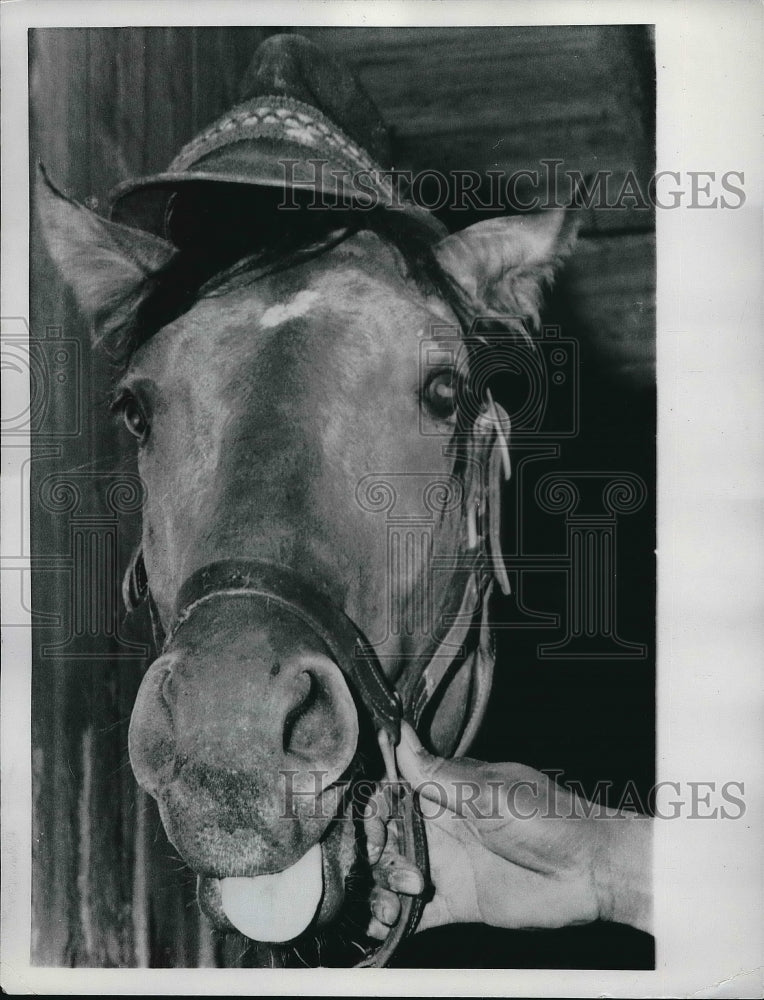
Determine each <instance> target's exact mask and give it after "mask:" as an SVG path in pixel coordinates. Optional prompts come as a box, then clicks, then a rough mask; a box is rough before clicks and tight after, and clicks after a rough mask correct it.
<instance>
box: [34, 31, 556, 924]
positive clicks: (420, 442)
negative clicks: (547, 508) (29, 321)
mask: <svg viewBox="0 0 764 1000" xmlns="http://www.w3.org/2000/svg"><path fill="white" fill-rule="evenodd" d="M294 44H295V43H294V41H292V42H290V43H289V45H294ZM303 155H304V153H303ZM184 169H185V168H184ZM216 169H219V168H216ZM237 169H240V168H237ZM200 183H202V187H200V188H198V189H196V190H197V191H198V190H204V192H206V195H207V196H208V201H207V202H205V204H206V205H207V206H209V198H212V199H213V200H214V198H218V199H219V200H218V202H216V203H215V210H214V211H212V212H210V211H209V210H208V215H209V217H210V218H213V219H214V220H215V227H216V228H215V232H214V233H213V234H212V235H210V232H209V231H207V232H206V234H205V235H204V238H202V237H200V234H199V230H198V228H197V223H198V222H199V215H198V214H196V212H195V210H194V211H188V212H187V214H186V217H187V219H190V220H191V221H190V223H189V225H188V226H187V227H186V228H185V229H183V234H182V236H181V235H178V233H179V232H180V231H181V229H182V228H183V227H182V226H180V224H178V226H177V227H176V230H175V231H174V233H171V234H170V235H169V236H168V233H167V232H166V231H165V233H164V234H163V235H161V236H160V235H157V234H156V233H151V232H149V231H147V228H140V227H138V226H137V225H125V224H124V223H123V222H119V221H115V219H114V213H113V215H112V218H111V219H107V218H104V217H101V216H100V215H97V214H95V213H94V212H92V211H91V210H90V209H88V208H85V207H83V206H81V205H79V204H77V203H75V202H73V201H71V200H69V199H68V198H66V197H64V196H63V195H61V194H59V193H58V192H57V191H55V189H54V188H53V187H52V186H51V185H50V184H48V183H47V182H46V181H45V180H43V181H42V182H41V184H40V185H39V194H38V201H39V208H40V214H41V220H42V224H43V229H44V232H45V235H46V238H47V242H48V245H49V247H50V249H51V253H52V255H53V257H54V259H55V260H56V261H57V263H58V265H59V267H60V268H61V270H62V272H63V274H64V276H65V278H66V280H67V281H68V282H69V284H70V285H71V286H72V288H73V289H74V291H75V293H76V295H77V297H78V301H79V304H80V306H81V308H82V311H83V313H84V315H85V316H86V317H88V319H89V321H90V323H91V325H92V328H93V337H94V342H95V343H96V344H97V345H98V346H99V347H100V348H102V349H105V350H107V351H108V352H109V353H110V354H111V355H112V357H113V358H114V359H115V362H116V366H117V369H118V374H117V377H116V382H115V389H114V398H113V409H114V411H115V413H116V414H117V417H118V419H120V420H122V421H123V422H124V424H125V426H126V428H127V430H128V431H129V433H130V434H131V435H132V437H133V438H134V439H135V445H136V448H137V461H138V468H139V472H140V475H141V477H142V479H143V481H144V483H145V485H146V502H145V507H144V510H143V533H142V543H141V548H140V554H139V556H138V558H137V560H136V563H135V565H134V566H133V567H132V573H131V581H132V583H133V586H132V588H131V587H128V588H127V589H128V591H130V590H131V589H137V591H138V593H139V594H140V593H141V592H142V591H146V592H147V598H148V600H149V601H150V602H151V608H152V612H153V616H154V619H155V625H156V632H157V635H158V642H159V646H160V649H159V655H158V656H157V658H156V659H155V660H154V662H153V664H152V665H151V666H150V668H149V669H148V671H147V673H146V675H145V677H144V679H143V682H142V684H141V687H140V691H139V693H138V697H137V700H136V704H135V707H134V710H133V715H132V721H131V726H130V746H129V749H130V760H131V763H132V766H133V770H134V772H135V776H136V778H137V780H138V782H139V784H140V785H141V786H142V787H143V788H145V789H146V790H147V791H148V792H149V793H150V794H151V795H152V796H153V797H154V798H155V799H156V801H157V803H158V806H159V811H160V814H161V817H162V821H163V823H164V826H165V828H166V831H167V834H168V836H169V838H170V840H171V841H172V843H173V844H174V845H175V846H176V848H177V850H178V851H179V853H180V854H181V856H182V857H183V858H184V860H185V861H186V862H187V863H188V864H189V865H190V867H191V868H192V869H193V870H194V871H195V872H196V873H197V875H198V877H199V898H200V901H201V903H202V906H203V908H204V909H205V910H206V912H207V913H208V914H209V915H210V916H211V918H212V919H213V921H215V923H216V924H217V925H218V926H220V927H223V928H228V929H230V928H231V927H236V928H237V929H239V930H240V931H242V932H243V933H245V934H246V935H247V936H249V937H250V938H252V939H255V940H259V941H264V942H272V943H277V942H284V941H295V940H299V939H300V938H301V936H305V935H306V934H307V933H308V932H309V931H313V930H315V929H316V928H322V927H325V926H328V925H331V924H332V923H333V922H335V921H336V920H337V918H338V916H339V915H340V913H341V911H342V910H343V903H344V901H345V897H346V893H347V887H348V885H349V884H350V883H351V882H352V879H351V878H350V876H351V875H352V874H353V873H355V874H356V875H357V874H358V873H359V871H360V872H363V870H364V869H363V866H364V858H363V843H362V834H361V833H360V832H359V826H358V823H357V822H354V819H357V815H358V813H357V810H358V806H359V802H361V801H362V798H363V793H359V791H358V789H359V787H360V785H361V784H362V779H370V780H372V781H376V780H379V779H382V778H384V777H385V775H386V776H387V777H388V778H391V777H394V770H393V768H394V765H393V764H392V763H391V760H392V755H391V751H390V746H391V744H392V743H393V742H394V741H395V739H396V738H397V724H398V720H399V718H400V715H401V714H403V715H404V716H405V717H407V718H408V719H410V720H411V721H413V722H414V724H415V725H416V727H417V729H418V731H419V732H420V733H421V735H422V737H423V738H424V740H425V741H426V742H427V743H428V744H429V745H430V746H431V747H432V748H433V749H435V750H437V751H438V752H440V753H442V754H452V753H454V752H462V751H463V750H464V749H465V748H466V746H467V744H468V743H469V740H470V738H471V736H472V735H473V734H474V731H475V729H476V726H477V724H478V723H479V721H480V716H481V714H482V711H483V708H484V706H485V699H486V696H487V692H488V687H489V682H490V674H491V669H492V662H493V660H492V653H491V644H490V638H489V633H488V629H487V617H486V610H485V609H486V607H487V601H488V591H489V590H490V586H491V582H492V580H493V579H494V578H495V577H498V579H499V582H500V583H502V584H503V585H505V584H506V577H505V575H504V574H503V569H502V567H501V562H500V546H499V544H498V537H499V536H498V525H499V520H498V518H499V509H498V503H499V496H500V488H499V482H500V479H501V477H502V475H507V474H508V472H509V456H508V451H507V449H508V440H509V434H510V425H509V418H508V417H507V414H506V413H505V411H504V410H502V408H501V407H500V406H498V404H497V403H496V401H495V400H494V399H493V397H492V396H491V392H490V385H489V383H488V381H487V379H486V377H484V376H485V373H486V372H489V373H490V364H489V365H486V364H485V363H484V362H483V361H482V360H481V351H484V350H487V347H486V340H485V337H484V336H482V335H481V330H482V331H485V329H487V328H491V329H493V330H494V331H495V330H496V329H501V331H502V336H506V337H508V338H511V337H518V338H525V337H527V336H528V330H529V329H530V328H531V327H532V325H533V323H534V321H535V320H536V319H537V318H538V308H539V301H540V295H541V291H542V288H543V286H544V284H545V283H546V282H548V280H549V279H550V277H551V276H552V273H553V271H554V269H555V268H556V266H557V264H558V263H559V261H560V259H561V258H562V256H563V255H564V254H565V252H566V250H567V249H568V247H569V245H570V243H571V240H572V226H571V224H570V222H569V217H568V216H566V213H565V212H563V211H561V212H547V213H544V214H542V215H539V216H522V217H520V216H516V217H510V218H501V219H491V220H488V221H485V222H481V223H478V224H477V225H474V226H471V227H470V228H468V229H466V230H464V231H462V232H459V233H455V234H453V235H447V234H446V233H444V232H442V231H440V230H439V227H438V225H437V224H435V223H434V220H427V221H426V222H424V223H423V221H422V218H421V217H420V216H421V210H417V211H414V209H413V208H412V210H411V211H410V212H405V211H404V212H403V213H401V212H395V211H393V210H391V209H390V207H389V206H387V205H384V204H383V205H381V206H379V207H378V208H377V209H375V210H372V211H364V212H360V211H358V210H357V208H354V207H353V205H352V204H350V205H348V204H346V203H343V204H342V206H341V207H338V206H333V207H331V208H328V209H325V210H324V209H311V207H310V205H308V204H306V203H305V202H306V201H307V199H302V201H300V200H299V199H298V201H299V207H298V208H297V210H296V211H294V212H292V214H290V215H289V216H288V223H286V224H285V223H284V219H285V218H286V217H287V216H286V214H285V212H284V211H283V210H281V211H279V210H278V209H277V208H276V201H277V197H276V196H277V195H278V196H280V195H281V192H279V191H278V190H277V189H275V188H272V187H271V188H269V187H263V186H262V185H258V186H255V185H250V186H247V185H245V184H244V183H242V182H241V180H238V181H236V182H235V183H226V182H224V181H223V182H220V178H219V177H217V178H216V179H215V180H214V182H213V183H214V184H216V185H217V186H216V187H214V191H213V187H207V188H203V183H204V182H200ZM192 190H194V189H193V185H192V184H191V183H189V184H187V185H186V187H185V188H183V191H184V195H188V193H189V192H191V191H192ZM176 193H177V192H176ZM187 201H188V203H189V204H193V203H194V200H193V198H192V197H190V196H189V197H188V198H187ZM198 204H199V203H197V206H198ZM226 212H227V213H228V214H227V215H226ZM418 213H419V214H418ZM222 218H225V219H226V220H227V221H226V222H225V224H221V223H220V220H221V219H222ZM242 232H243V233H244V235H242ZM476 319H480V320H481V321H482V322H483V326H481V325H480V324H477V325H476V324H475V322H474V320H476ZM486 323H488V324H489V327H486V326H485V324H486ZM490 324H493V326H490ZM477 373H483V374H482V375H480V377H478V374H477ZM381 514H382V515H384V516H381ZM393 527H394V528H395V531H393V530H392V528H393ZM144 575H145V580H142V576H144ZM391 619H392V620H391ZM422 623H426V627H421V626H422ZM391 772H392V773H391ZM343 818H344V819H345V820H347V821H344V822H343V821H342V820H343Z"/></svg>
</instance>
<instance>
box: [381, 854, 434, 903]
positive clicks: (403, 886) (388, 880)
mask: <svg viewBox="0 0 764 1000" xmlns="http://www.w3.org/2000/svg"><path fill="white" fill-rule="evenodd" d="M373 875H374V881H375V882H376V884H377V885H380V886H382V887H383V888H385V889H391V890H392V891H393V892H400V893H403V895H404V896H418V895H419V894H420V893H422V892H424V876H423V875H422V873H421V872H420V870H419V869H418V868H417V866H416V865H415V864H414V863H413V862H412V861H409V860H408V858H405V857H404V856H403V855H402V854H399V853H398V852H397V851H391V850H390V849H389V847H388V849H386V851H385V853H384V855H383V856H382V859H381V861H380V862H379V864H377V865H376V866H375V867H374V869H373Z"/></svg>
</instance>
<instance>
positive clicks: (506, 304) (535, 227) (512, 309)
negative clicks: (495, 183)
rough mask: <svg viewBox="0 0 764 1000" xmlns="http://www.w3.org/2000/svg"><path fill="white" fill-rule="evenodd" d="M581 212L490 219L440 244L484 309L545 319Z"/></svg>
mask: <svg viewBox="0 0 764 1000" xmlns="http://www.w3.org/2000/svg"><path fill="white" fill-rule="evenodd" d="M579 222H580V212H577V211H576V210H575V209H564V208H561V209H550V210H548V211H546V212H542V213H539V214H535V215H513V216H509V217H505V218H500V219H487V220H486V221H485V222H478V223H476V224H475V225H474V226H470V227H469V228H468V229H463V230H461V232H458V233H454V234H453V235H451V236H447V237H446V238H445V239H444V240H442V241H441V242H440V243H439V244H438V245H437V246H436V247H435V251H434V252H435V256H436V257H437V259H438V262H439V263H440V265H441V267H442V268H443V269H444V270H445V271H446V272H447V273H448V274H449V275H450V276H451V278H452V279H453V280H454V281H455V282H456V284H457V285H458V286H459V287H460V288H461V289H462V291H463V292H464V293H465V294H466V295H467V297H468V298H469V299H471V300H472V303H473V305H474V306H475V307H477V308H478V309H483V310H485V311H486V312H489V313H492V314H496V313H503V314H504V315H510V316H518V317H522V318H524V319H528V320H530V322H531V323H532V324H533V325H536V324H537V323H538V321H539V309H540V307H541V299H542V296H543V293H544V290H545V287H546V286H548V285H549V284H550V283H551V281H552V279H553V277H554V274H555V272H556V271H557V269H558V267H559V266H560V264H561V263H562V262H563V260H564V259H565V258H566V257H567V255H568V254H569V253H570V251H571V249H572V247H573V244H574V243H575V241H576V235H577V233H578V227H579Z"/></svg>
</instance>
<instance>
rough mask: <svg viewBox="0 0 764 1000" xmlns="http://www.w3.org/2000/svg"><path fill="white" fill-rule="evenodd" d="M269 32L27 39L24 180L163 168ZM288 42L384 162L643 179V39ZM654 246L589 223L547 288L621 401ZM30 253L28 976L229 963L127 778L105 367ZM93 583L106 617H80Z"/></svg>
mask: <svg viewBox="0 0 764 1000" xmlns="http://www.w3.org/2000/svg"><path fill="white" fill-rule="evenodd" d="M269 30H270V29H268V30H266V29H258V28H225V29H222V28H221V29H218V28H199V29H191V28H184V29H169V28H168V29H164V28H151V29H141V28H126V29H93V30H90V29H88V30H84V29H61V30H41V31H35V32H33V33H32V34H31V35H30V90H31V109H30V114H31V119H30V121H31V162H32V164H34V163H35V161H36V160H38V159H39V160H41V161H42V162H43V163H44V164H45V166H46V168H47V170H48V172H49V174H50V175H51V177H52V178H53V179H54V181H55V182H56V183H57V185H59V186H60V187H62V188H63V189H64V190H66V191H67V192H68V193H69V194H71V195H72V196H73V197H75V198H77V199H80V200H83V201H84V200H85V199H87V198H88V197H90V196H96V197H100V196H102V195H104V194H105V193H106V192H107V191H108V190H109V189H110V188H111V187H112V186H113V185H114V184H116V183H117V182H118V181H121V180H123V179H125V178H127V177H131V176H135V175H140V174H144V173H148V172H151V171H154V170H158V169H161V168H162V167H164V166H165V165H166V164H167V163H168V162H169V161H170V159H171V158H172V157H173V155H174V154H175V153H176V152H177V150H178V149H179V147H180V146H181V145H182V144H183V143H184V142H185V141H186V140H188V139H189V138H191V137H192V136H193V135H194V134H195V133H196V132H197V131H198V130H200V129H201V128H202V127H203V126H204V125H205V124H207V123H208V122H209V121H210V120H212V119H213V118H214V117H215V116H217V115H218V114H220V113H221V112H222V111H224V110H226V109H227V108H228V107H229V106H231V104H232V103H234V101H235V98H236V93H237V89H238V83H239V80H240V77H241V76H242V74H243V72H244V69H245V67H246V65H247V63H248V61H249V59H250V57H251V54H252V52H253V51H254V49H255V47H256V45H257V44H258V43H259V41H261V40H262V39H263V38H264V37H265V36H266V34H267V33H268V32H269ZM304 33H306V34H308V35H309V36H311V37H313V38H314V39H316V40H317V41H320V42H321V43H322V44H323V45H325V46H326V47H328V48H330V49H332V50H333V51H335V52H337V53H339V54H340V55H342V56H343V57H344V58H346V59H347V60H348V61H349V62H350V63H351V64H352V65H354V66H355V68H356V69H357V71H358V73H359V75H360V77H361V79H362V80H363V81H364V83H365V84H366V86H367V88H368V89H369V91H370V93H371V94H372V96H373V97H374V99H375V100H376V102H377V103H378V105H379V107H380V109H381V110H382V112H383V114H384V115H385V117H386V119H387V120H388V122H389V123H390V124H391V125H392V126H393V128H394V134H395V149H396V151H397V156H396V163H397V165H398V166H401V167H405V166H411V167H413V168H417V167H419V168H422V167H440V168H443V169H449V168H459V169H468V168H469V169H476V170H479V171H484V170H486V169H503V170H506V171H508V172H511V171H513V170H516V169H519V168H521V167H522V168H528V167H530V168H533V167H534V166H536V167H537V166H538V163H539V161H540V160H541V159H542V158H560V159H563V160H564V161H565V167H566V168H568V167H569V168H578V169H581V170H584V171H585V172H589V171H592V170H595V169H608V170H612V171H613V172H614V173H615V174H617V175H619V176H622V175H624V174H625V172H626V171H628V170H634V171H635V172H636V174H637V176H638V177H639V178H641V179H642V180H643V181H644V180H645V179H646V178H647V176H649V173H650V171H651V170H652V160H653V148H652V147H653V140H652V128H653V114H654V105H653V99H652V96H651V70H650V67H651V58H652V57H651V55H650V47H649V35H648V33H647V31H646V30H644V29H641V28H633V29H620V28H599V27H587V28H559V29H551V30H550V29H542V28H518V29H501V30H499V29H475V30H468V31H465V30H451V29H395V30H393V29H376V28H363V29H361V28H358V29H305V32H304ZM465 221H472V220H465ZM652 231H653V217H652V214H651V213H650V212H649V211H627V212H623V211H621V212H609V213H608V212H592V213H589V215H588V217H587V222H586V226H585V235H584V238H583V240H582V243H581V249H580V252H579V254H578V255H577V257H576V260H575V262H574V263H573V265H572V267H571V270H570V272H569V275H568V277H567V278H566V279H565V296H566V302H567V305H568V307H569V308H571V309H572V310H574V312H575V313H576V315H577V316H578V318H579V323H580V329H581V331H582V336H584V337H588V338H590V340H591V341H592V343H594V344H595V345H596V347H597V350H598V351H599V352H600V353H601V355H602V357H603V358H604V359H605V363H606V364H607V365H608V366H609V367H610V368H611V370H612V371H614V372H616V374H617V377H619V378H622V379H623V380H624V385H626V384H627V383H630V384H639V385H649V384H650V383H651V380H652V377H653V376H652V364H653V362H652V358H653V348H654V320H653V295H654V252H653V233H652ZM32 247H33V250H32V280H33V292H32V303H31V316H32V336H33V338H34V339H35V340H37V341H40V342H41V344H40V350H41V351H42V352H43V354H44V355H45V357H47V358H48V359H49V368H50V371H51V372H52V371H54V370H55V368H56V365H57V364H59V362H57V361H56V358H57V357H59V356H61V357H63V355H62V354H61V350H62V348H61V345H57V344H53V341H54V340H55V339H56V338H57V336H58V331H59V330H60V336H61V337H62V338H63V340H62V344H64V348H63V350H64V353H65V354H67V357H68V358H69V360H68V361H66V362H60V365H63V367H64V368H66V366H67V365H71V364H72V363H73V362H74V363H75V369H76V370H75V369H71V367H70V368H67V370H66V372H65V373H64V375H65V378H66V379H68V382H62V383H61V385H62V386H64V388H60V387H59V390H56V391H55V392H53V391H50V392H49V393H48V397H47V399H46V406H47V409H46V411H45V413H44V418H42V421H41V423H40V425H39V428H38V430H37V433H36V436H35V441H34V461H33V464H32V487H31V488H32V503H33V553H34V559H35V564H34V565H35V567H36V572H35V575H34V588H33V604H34V611H35V624H36V628H35V630H34V668H33V747H32V754H33V782H34V787H33V792H34V875H33V882H34V884H33V961H34V962H37V963H39V964H46V965H77V966H133V965H154V966H194V965H212V964H218V963H221V962H222V963H232V962H234V961H235V958H236V956H234V955H232V954H227V953H226V952H225V949H223V948H222V947H221V946H220V945H218V944H216V943H215V942H214V941H213V939H212V936H211V934H210V931H209V928H208V927H207V926H206V925H204V924H203V923H201V922H200V919H199V917H198V914H197V910H196V906H195V904H194V884H193V879H192V878H191V875H190V873H189V872H188V871H187V870H186V871H183V867H182V865H181V863H180V862H179V861H178V860H177V859H176V858H175V856H174V852H173V850H172V848H171V847H170V845H169V844H168V843H167V841H166V839H165V837H164V833H163V831H162V828H161V824H160V823H159V820H158V817H157V813H156V810H155V808H154V806H153V803H152V802H150V801H148V800H147V799H146V797H145V796H143V795H142V794H139V793H138V791H137V789H136V787H135V784H134V781H133V779H132V775H131V772H130V769H129V764H128V760H127V748H126V740H127V724H128V720H129V715H130V709H131V705H132V702H133V699H134V696H135V692H136V690H137V687H138V684H139V682H140V678H141V675H142V671H143V669H144V668H145V665H146V663H147V657H148V644H149V637H148V632H147V623H146V622H145V621H143V620H140V619H139V620H138V621H136V622H126V621H124V620H123V615H122V613H121V612H120V611H119V606H118V595H117V593H116V591H115V590H114V587H113V586H112V583H111V582H110V579H109V576H108V567H109V566H111V570H112V572H111V577H112V578H113V579H114V580H116V579H117V578H118V577H119V576H120V575H121V572H122V571H123V569H124V567H125V565H126V563H127V559H128V557H129V553H130V551H131V548H132V546H133V545H134V543H135V540H136V538H137V531H138V519H139V510H138V508H139V497H137V493H136V494H135V496H133V495H131V491H133V490H137V487H136V484H135V481H134V479H132V478H131V476H132V475H133V474H134V473H133V470H132V469H131V467H130V465H129V464H127V463H126V461H125V460H124V459H123V458H121V457H120V450H119V445H118V441H117V438H116V433H115V431H114V430H113V429H112V427H111V425H110V424H109V423H108V421H107V420H106V419H105V415H104V414H105V411H104V408H103V405H102V402H103V396H104V394H105V391H106V389H107V382H108V373H107V370H106V368H105V367H104V364H103V362H102V361H101V360H100V359H99V358H98V357H96V356H93V355H92V354H91V352H90V350H89V346H88V344H87V338H86V336H85V331H84V329H83V326H82V323H81V319H80V317H79V316H78V313H77V311H76V309H75V307H74V305H73V302H72V300H71V297H70V296H69V294H68V293H67V291H66V290H65V289H64V288H63V287H62V285H61V283H60V282H59V280H58V278H57V276H56V274H55V272H54V271H53V269H52V266H51V264H50V262H49V261H48V260H47V258H46V255H45V252H44V250H43V248H42V244H41V241H40V234H39V233H38V232H37V231H36V224H35V222H34V213H33V243H32ZM67 340H72V341H73V342H74V346H69V347H67V346H66V341H67ZM51 345H52V346H51ZM51 377H52V376H51ZM51 384H52V383H51ZM113 487H114V488H115V489H116V492H115V489H112V488H113ZM120 491H121V492H120ZM136 497H137V500H136ZM105 567H106V568H105ZM99 574H100V576H99ZM104 574H106V575H104ZM99 587H100V588H102V589H101V590H100V591H99V590H98V588H99ZM94 590H95V592H97V593H102V594H103V595H105V596H104V597H103V600H104V602H105V604H106V605H107V610H106V612H104V611H103V609H99V608H93V607H88V606H87V598H88V596H89V595H90V594H91V593H92V592H94ZM80 596H81V597H82V598H83V599H84V606H81V605H80V604H79V603H78V601H79V600H80ZM99 616H100V617H99Z"/></svg>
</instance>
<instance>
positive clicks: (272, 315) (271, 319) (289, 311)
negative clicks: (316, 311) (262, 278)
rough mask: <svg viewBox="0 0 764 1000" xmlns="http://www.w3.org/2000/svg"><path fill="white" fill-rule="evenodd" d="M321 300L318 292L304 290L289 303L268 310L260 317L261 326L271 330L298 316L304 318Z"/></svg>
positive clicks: (308, 289)
mask: <svg viewBox="0 0 764 1000" xmlns="http://www.w3.org/2000/svg"><path fill="white" fill-rule="evenodd" d="M319 298H320V296H319V294H318V292H316V291H314V290H312V289H310V288H303V290H302V291H301V292H298V293H297V295H295V297H294V298H293V299H290V301H289V302H284V303H281V302H280V303H279V304H278V305H275V306H270V307H269V308H268V309H266V310H265V312H264V313H263V315H262V316H261V317H260V326H262V327H264V328H265V329H266V330H270V329H271V328H272V327H274V326H280V325H281V323H286V321H287V320H288V319H296V318H297V317H298V316H304V315H305V313H306V312H307V311H308V310H309V309H310V307H311V306H312V305H313V303H314V302H317V301H318V299H319Z"/></svg>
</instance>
